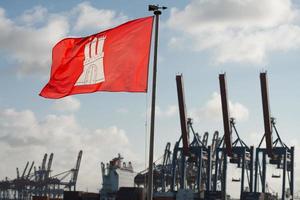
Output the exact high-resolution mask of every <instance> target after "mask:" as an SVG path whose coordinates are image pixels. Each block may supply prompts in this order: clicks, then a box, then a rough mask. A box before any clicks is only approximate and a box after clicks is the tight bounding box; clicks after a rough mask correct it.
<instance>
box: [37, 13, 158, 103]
mask: <svg viewBox="0 0 300 200" xmlns="http://www.w3.org/2000/svg"><path fill="white" fill-rule="evenodd" d="M152 24H153V16H151V17H145V18H140V19H136V20H132V21H129V22H126V23H124V24H122V25H120V26H117V27H115V28H112V29H109V30H106V31H103V32H100V33H96V34H94V35H91V36H87V37H82V38H66V39H63V40H61V41H60V42H58V43H57V44H56V45H55V46H54V47H53V50H52V66H51V73H50V80H49V82H48V83H47V85H46V86H45V87H44V88H43V89H42V91H41V93H40V95H41V96H43V97H45V98H53V99H57V98H62V97H65V96H68V95H73V94H81V93H92V92H97V91H108V92H147V85H148V65H149V56H150V48H151V35H152Z"/></svg>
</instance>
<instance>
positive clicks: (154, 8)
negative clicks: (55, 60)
mask: <svg viewBox="0 0 300 200" xmlns="http://www.w3.org/2000/svg"><path fill="white" fill-rule="evenodd" d="M165 9H167V7H164V6H162V7H159V6H158V5H149V7H148V10H149V11H153V13H154V16H155V33H154V34H155V35H154V58H153V78H152V100H151V121H150V145H149V168H148V170H149V172H148V185H147V187H148V188H147V200H152V198H153V149H154V127H155V126H154V125H155V101H156V74H157V49H158V24H159V16H160V15H161V13H162V12H161V10H165Z"/></svg>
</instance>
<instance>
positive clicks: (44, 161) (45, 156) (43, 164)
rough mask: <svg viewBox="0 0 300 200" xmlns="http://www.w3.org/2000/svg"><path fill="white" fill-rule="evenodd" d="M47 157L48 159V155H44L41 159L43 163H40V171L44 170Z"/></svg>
mask: <svg viewBox="0 0 300 200" xmlns="http://www.w3.org/2000/svg"><path fill="white" fill-rule="evenodd" d="M47 157H48V154H46V153H45V155H44V158H43V162H42V170H45V169H46V162H47Z"/></svg>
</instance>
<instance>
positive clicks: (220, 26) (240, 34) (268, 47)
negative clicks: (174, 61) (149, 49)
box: [168, 0, 300, 64]
mask: <svg viewBox="0 0 300 200" xmlns="http://www.w3.org/2000/svg"><path fill="white" fill-rule="evenodd" d="M293 7H294V5H293V4H292V2H291V0H274V1H269V0H251V1H250V0H246V1H240V0H210V1H208V0H192V1H191V2H190V4H188V5H187V6H186V7H185V8H184V9H183V10H179V9H177V8H172V9H171V17H170V18H169V20H168V25H169V27H171V28H173V29H176V30H179V31H182V32H183V33H184V36H187V38H189V39H191V41H192V42H193V45H191V46H192V47H193V49H194V50H196V51H202V50H212V51H213V52H214V54H215V56H214V57H215V59H216V60H215V61H216V62H217V63H225V62H249V63H256V64H257V63H259V64H260V63H262V62H266V60H267V54H268V53H270V52H273V51H287V50H291V49H295V48H299V47H300V26H299V25H297V24H296V22H295V20H296V18H297V16H299V10H296V9H295V8H293ZM176 41H179V42H180V41H181V40H178V39H176V38H172V39H171V41H170V43H169V44H170V45H177V44H176V43H177V42H176ZM278 41H280V42H278ZM188 44H189V45H190V43H188Z"/></svg>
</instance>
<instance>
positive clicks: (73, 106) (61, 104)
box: [53, 96, 80, 112]
mask: <svg viewBox="0 0 300 200" xmlns="http://www.w3.org/2000/svg"><path fill="white" fill-rule="evenodd" d="M53 108H54V109H55V110H57V111H62V112H64V111H77V110H79V108H80V101H79V100H78V99H76V98H75V97H72V96H68V97H65V98H62V99H57V100H55V101H54V103H53Z"/></svg>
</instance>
